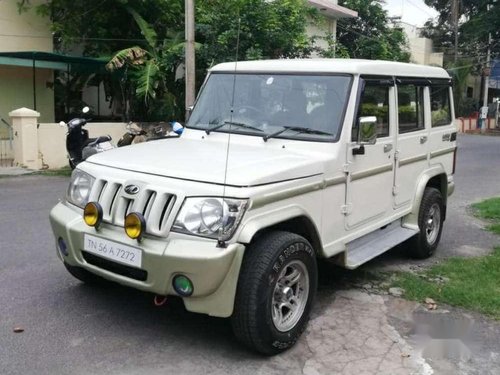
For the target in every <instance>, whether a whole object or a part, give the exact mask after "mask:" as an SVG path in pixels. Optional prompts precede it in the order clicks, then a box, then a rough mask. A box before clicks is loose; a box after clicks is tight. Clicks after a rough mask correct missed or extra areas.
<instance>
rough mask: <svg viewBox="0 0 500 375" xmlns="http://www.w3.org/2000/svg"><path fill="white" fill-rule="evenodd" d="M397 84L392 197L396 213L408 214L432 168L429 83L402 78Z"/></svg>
mask: <svg viewBox="0 0 500 375" xmlns="http://www.w3.org/2000/svg"><path fill="white" fill-rule="evenodd" d="M396 82H397V114H398V116H397V125H398V126H397V133H398V135H397V141H396V147H397V150H396V169H395V179H394V187H393V191H392V194H393V196H394V201H393V204H394V209H396V210H404V209H405V208H410V207H411V205H412V200H413V197H414V196H415V190H416V183H417V181H418V179H419V176H420V175H421V173H422V172H423V171H424V170H425V169H426V168H427V166H428V153H429V130H430V126H429V120H430V119H429V118H428V117H429V116H426V113H428V110H427V109H426V106H428V99H427V100H426V98H428V88H427V87H426V85H427V81H418V80H415V79H404V78H399V79H397V80H396ZM426 124H427V126H426Z"/></svg>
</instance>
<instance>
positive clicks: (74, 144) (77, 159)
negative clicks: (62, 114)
mask: <svg viewBox="0 0 500 375" xmlns="http://www.w3.org/2000/svg"><path fill="white" fill-rule="evenodd" d="M89 111H90V108H89V107H84V108H83V109H82V114H83V115H85V114H87V113H88V112H89ZM90 120H91V119H86V118H83V117H81V118H74V119H72V120H70V121H69V122H68V123H65V122H64V121H61V122H60V123H59V125H60V126H63V127H64V126H66V127H67V128H68V133H67V134H66V151H67V152H68V159H69V165H70V167H71V169H75V167H76V166H77V165H78V164H80V163H81V162H82V161H84V160H85V159H87V158H88V157H90V156H92V155H94V154H97V153H99V152H104V151H107V150H111V149H112V148H114V146H113V145H112V144H111V137H110V136H109V135H106V136H100V137H97V138H89V132H88V130H87V129H84V128H83V127H84V126H85V125H86V124H87V122H88V121H90Z"/></svg>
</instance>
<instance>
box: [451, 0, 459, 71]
mask: <svg viewBox="0 0 500 375" xmlns="http://www.w3.org/2000/svg"><path fill="white" fill-rule="evenodd" d="M458 1H459V0H453V2H452V3H451V17H452V18H453V29H454V33H455V59H454V61H455V65H456V63H457V60H458V14H459V3H458Z"/></svg>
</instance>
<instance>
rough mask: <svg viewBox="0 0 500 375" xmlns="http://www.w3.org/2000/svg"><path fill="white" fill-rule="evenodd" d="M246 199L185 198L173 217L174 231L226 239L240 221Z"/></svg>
mask: <svg viewBox="0 0 500 375" xmlns="http://www.w3.org/2000/svg"><path fill="white" fill-rule="evenodd" d="M246 205H247V201H246V200H242V199H229V198H225V199H222V198H212V197H207V198H186V200H185V201H184V204H183V205H182V208H181V210H180V212H179V214H178V215H177V218H176V219H175V223H174V226H173V227H172V230H173V231H174V232H180V233H187V234H194V235H197V236H203V237H209V238H215V239H219V238H220V239H222V240H224V241H225V240H228V239H229V238H231V236H232V235H233V233H234V231H235V230H236V228H237V227H238V224H239V223H240V221H241V218H242V216H243V213H244V212H245V209H246Z"/></svg>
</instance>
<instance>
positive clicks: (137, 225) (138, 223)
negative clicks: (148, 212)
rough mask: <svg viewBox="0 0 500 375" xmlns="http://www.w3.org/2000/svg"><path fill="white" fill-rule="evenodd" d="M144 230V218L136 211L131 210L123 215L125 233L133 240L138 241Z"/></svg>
mask: <svg viewBox="0 0 500 375" xmlns="http://www.w3.org/2000/svg"><path fill="white" fill-rule="evenodd" d="M145 231H146V219H144V216H142V215H141V214H140V213H138V212H132V213H130V214H128V215H127V216H126V217H125V233H127V236H129V237H130V238H132V239H133V240H138V241H140V240H141V238H142V235H143V234H144V232H145Z"/></svg>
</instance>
